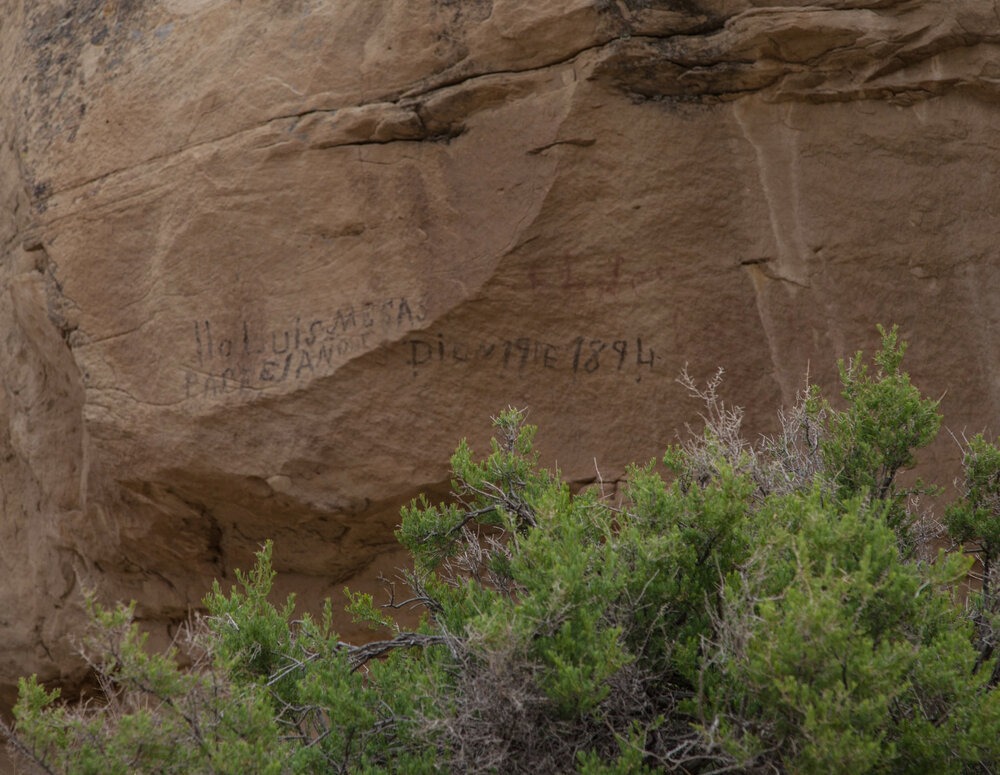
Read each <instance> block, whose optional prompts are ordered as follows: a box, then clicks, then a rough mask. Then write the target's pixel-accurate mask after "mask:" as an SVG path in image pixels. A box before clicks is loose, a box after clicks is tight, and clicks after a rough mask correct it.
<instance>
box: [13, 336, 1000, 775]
mask: <svg viewBox="0 0 1000 775" xmlns="http://www.w3.org/2000/svg"><path fill="white" fill-rule="evenodd" d="M904 347H905V346H904V345H903V344H902V343H899V342H898V338H897V333H896V330H895V329H892V331H889V332H886V331H884V330H883V331H882V349H881V350H880V352H879V353H878V354H877V355H876V356H875V363H876V366H877V370H876V371H875V373H874V374H872V373H871V372H869V371H868V369H867V367H866V366H865V365H864V364H863V361H862V358H861V355H860V354H859V355H858V356H856V357H855V358H854V359H852V360H851V361H850V362H849V364H847V365H846V366H845V365H843V364H842V367H841V379H842V382H843V384H844V392H843V397H844V399H845V401H846V406H845V407H844V408H842V409H838V408H836V407H834V406H833V405H832V404H831V403H830V402H828V401H825V400H824V399H823V398H822V396H821V395H820V394H819V391H818V390H817V389H815V388H809V389H807V390H806V391H805V393H804V394H803V396H802V398H801V400H800V401H799V403H798V404H797V405H796V406H795V407H792V408H790V409H789V410H788V411H787V412H786V413H785V414H783V415H782V430H781V432H780V433H779V434H778V435H776V436H775V437H773V438H769V439H764V440H762V441H761V442H759V443H757V444H751V443H749V442H747V441H746V440H745V439H744V438H743V436H742V433H741V428H740V424H741V419H742V415H741V412H740V411H739V410H738V409H736V408H732V407H728V406H726V405H725V404H724V403H723V402H722V401H721V399H720V398H719V396H718V393H717V391H716V388H717V386H718V379H716V380H713V381H711V382H710V383H709V384H708V386H707V387H706V388H698V387H697V386H696V385H695V384H694V383H693V381H692V380H690V379H689V378H687V377H686V375H685V377H684V378H683V381H684V384H686V385H687V386H688V388H689V389H690V390H691V391H692V392H693V393H694V394H695V395H697V396H698V397H699V398H700V399H701V400H702V401H703V403H704V414H703V418H704V420H705V427H704V429H703V430H701V431H699V432H698V433H696V434H693V435H692V437H691V438H690V439H688V440H687V441H685V442H683V443H682V444H680V445H679V446H676V447H673V448H671V449H670V450H668V452H667V455H666V457H665V460H664V462H665V463H666V465H667V467H668V468H669V469H670V470H671V471H672V476H671V477H670V478H669V479H668V480H665V479H664V478H663V476H661V474H660V473H659V472H658V469H657V467H656V466H655V465H654V464H653V463H649V464H644V465H635V466H632V467H631V468H630V469H629V472H628V481H627V483H626V484H625V486H624V487H623V488H622V490H621V493H620V494H619V495H617V496H616V497H615V498H613V499H612V498H609V497H605V496H604V495H603V494H602V493H601V492H599V491H597V490H594V489H591V490H584V491H583V492H579V493H574V492H572V491H571V490H570V488H569V486H568V485H567V484H566V483H565V482H564V481H563V480H562V478H561V476H560V475H559V473H558V472H557V471H547V470H545V469H543V468H541V467H539V465H538V460H537V456H536V454H535V453H534V451H533V446H532V440H533V436H534V432H535V431H534V428H531V427H530V426H527V425H525V423H524V416H523V414H522V413H520V412H517V411H513V410H507V411H505V412H503V413H501V414H500V415H499V416H498V417H497V418H496V420H495V423H494V424H495V430H496V433H495V437H494V439H493V442H492V446H491V449H490V452H489V454H488V455H486V456H485V457H484V458H482V459H478V458H477V457H476V456H475V455H474V454H473V452H472V450H471V449H470V448H469V447H468V445H467V444H466V443H465V442H463V443H462V444H461V445H460V446H459V448H458V450H457V451H456V453H455V455H454V456H453V458H452V461H451V463H452V471H453V476H454V481H453V491H454V497H453V498H452V499H451V500H450V501H449V502H448V503H442V504H431V503H428V502H427V501H426V500H424V499H420V500H417V501H415V502H414V503H412V504H411V505H410V506H409V507H407V508H406V509H404V510H403V515H402V521H401V524H400V527H399V530H398V532H397V536H398V538H399V540H400V541H401V543H402V544H403V545H404V546H406V547H407V548H408V549H409V550H410V552H411V554H412V556H413V570H412V571H410V572H409V573H408V574H406V576H405V579H404V580H405V582H406V584H407V586H408V588H409V597H408V599H407V600H406V601H399V600H395V599H393V600H390V602H389V604H387V605H386V606H382V607H379V606H376V604H375V601H374V600H373V599H372V598H371V596H367V595H352V596H351V601H352V602H351V605H350V606H349V611H350V613H351V615H352V616H354V617H355V619H357V620H359V621H365V622H369V623H372V624H374V625H378V626H380V627H389V628H390V630H391V637H389V638H386V639H384V640H380V641H376V642H373V643H369V644H364V645H359V646H352V645H349V644H345V643H343V642H341V641H340V640H339V638H338V636H337V634H336V632H335V619H336V617H335V615H334V612H333V611H332V609H331V608H330V606H329V605H328V606H327V608H326V610H325V612H324V615H323V616H322V617H321V618H320V619H319V620H315V619H313V618H311V617H309V616H302V617H299V618H296V617H295V614H294V612H293V611H294V604H293V602H294V601H292V600H291V599H289V600H288V601H287V602H286V603H285V604H284V605H282V606H280V607H275V606H274V605H273V604H272V603H271V602H269V594H270V591H271V583H272V579H273V575H274V573H273V570H272V569H271V562H270V557H271V547H270V545H269V544H268V545H266V546H265V547H264V548H263V550H262V551H261V552H260V554H259V555H258V557H257V563H256V565H255V567H254V568H253V569H252V570H251V571H250V572H249V573H246V574H240V575H239V576H238V581H239V584H238V585H237V587H236V588H235V589H233V590H231V591H230V592H228V593H226V592H224V591H223V590H222V589H221V588H220V587H219V586H218V585H216V586H215V588H214V589H213V591H212V592H211V594H209V596H208V597H207V598H206V601H205V604H206V609H207V615H206V616H204V617H203V618H200V619H198V620H197V621H196V622H195V623H194V624H193V625H192V627H191V629H190V639H189V642H188V644H187V646H186V652H187V658H188V659H189V660H193V665H192V666H191V667H188V668H185V669H181V668H180V667H179V665H178V659H177V655H176V654H175V653H172V652H171V653H168V654H166V655H159V656H156V655H153V656H151V655H148V654H147V652H146V649H145V648H144V642H143V638H142V636H141V635H140V633H139V631H138V629H137V628H136V625H135V624H134V623H133V622H132V610H131V608H128V607H119V608H117V609H115V610H112V611H105V610H103V609H101V608H100V607H97V606H94V609H93V610H94V629H93V636H92V637H91V639H90V640H89V641H88V647H87V654H88V655H89V658H90V660H91V664H92V665H93V667H94V670H95V673H96V675H97V676H98V678H99V679H100V685H101V687H102V694H101V697H100V701H99V702H96V701H95V702H91V703H90V704H88V705H82V706H81V705H75V706H69V705H64V704H60V703H59V702H58V698H57V695H56V693H48V692H47V691H46V690H45V689H44V688H42V687H41V686H39V685H38V684H37V682H36V681H34V680H33V679H32V680H28V681H25V682H24V683H23V684H22V693H21V698H20V701H19V703H18V705H17V708H16V709H15V717H16V727H15V730H14V733H13V734H12V740H13V742H14V745H15V746H16V747H17V749H18V750H19V751H20V752H21V753H22V754H23V755H24V758H25V759H26V760H28V761H32V762H34V763H36V764H37V765H39V766H41V767H43V768H44V769H45V770H46V771H48V772H91V771H93V772H97V771H98V770H100V771H112V772H173V771H176V772H206V773H208V772H275V773H321V772H322V773H325V772H352V773H354V772H372V773H374V772H407V773H409V772H417V773H419V772H442V771H444V772H505V773H506V772H525V773H527V772H531V773H542V772H567V771H572V770H576V771H579V772H582V773H594V774H595V775H596V774H597V773H626V772H629V773H631V772H661V771H669V772H720V771H727V772H761V773H764V772H850V773H865V772H879V773H882V772H899V773H903V772H914V773H917V772H921V773H922V772H986V771H995V770H996V768H997V767H998V766H1000V706H998V703H1000V699H998V697H1000V694H998V693H997V692H996V691H995V688H994V687H995V685H996V680H995V679H994V677H995V676H996V675H997V670H998V668H997V658H996V656H995V655H994V653H993V635H992V633H993V632H994V631H995V630H994V629H992V622H993V621H994V620H993V619H991V618H990V617H991V616H995V614H996V609H995V608H994V607H991V606H992V603H990V602H989V600H992V597H991V595H992V588H991V587H989V586H987V589H986V590H985V592H984V595H983V596H981V599H980V602H979V603H978V604H977V605H978V608H976V607H975V606H974V607H973V609H972V610H971V615H970V612H967V611H966V609H965V608H964V607H963V605H962V604H961V603H960V601H959V600H958V599H957V592H956V590H957V589H958V587H959V584H960V583H961V582H962V580H963V579H964V578H965V575H966V573H967V572H968V569H969V561H968V560H967V559H966V558H964V557H963V555H962V554H961V553H955V554H952V555H947V554H945V553H941V554H940V555H939V556H938V557H937V558H936V559H935V560H934V561H933V562H922V561H918V560H917V559H916V558H915V554H914V553H913V552H912V551H911V549H912V544H913V537H912V532H911V528H912V525H913V523H914V516H913V515H911V514H910V513H909V511H908V508H909V500H908V499H907V497H906V496H907V494H908V492H907V491H905V490H902V489H900V488H898V486H897V484H896V475H897V474H898V473H899V471H901V470H902V469H904V468H907V467H909V466H911V465H912V464H913V460H914V458H913V453H914V451H915V450H916V449H918V448H920V447H922V446H924V445H925V444H927V443H929V441H930V440H931V439H932V438H933V437H934V434H935V433H936V432H937V428H938V425H939V423H940V417H939V416H938V414H937V405H936V403H935V402H933V401H928V400H926V399H924V398H922V397H921V396H920V394H919V392H917V391H916V388H914V387H913V386H912V385H910V383H909V378H908V377H907V375H906V374H905V372H902V371H901V370H900V365H901V359H902V357H903V351H904ZM966 468H967V479H966V487H965V490H966V492H965V494H964V498H963V499H962V500H961V501H960V503H959V504H958V505H956V506H955V507H954V508H953V509H952V510H950V511H949V512H948V519H949V523H950V525H951V526H952V529H953V531H954V533H955V535H956V537H957V538H959V539H960V540H964V541H969V542H974V543H975V542H978V543H975V547H974V548H975V549H977V550H978V551H980V552H981V553H982V556H983V559H984V562H985V563H986V564H987V565H988V566H989V565H990V563H992V562H993V559H994V557H995V556H996V555H995V552H996V551H998V550H1000V543H998V540H997V537H996V535H995V533H996V523H997V522H998V519H997V517H998V512H997V510H996V494H997V481H998V479H997V477H998V471H1000V454H998V453H997V450H996V448H995V447H992V446H990V445H987V444H986V443H985V442H982V441H981V440H980V439H977V440H974V441H973V443H972V444H971V446H970V452H969V454H967V456H966ZM987 598H989V600H987ZM983 601H986V602H983ZM404 604H406V605H420V606H422V607H423V609H424V612H425V615H424V618H423V621H422V623H421V625H420V626H419V627H418V628H416V629H415V630H413V631H406V630H403V629H402V628H400V627H399V626H398V625H396V624H395V622H394V620H393V618H392V616H391V612H392V610H394V608H397V607H399V606H401V605H404Z"/></svg>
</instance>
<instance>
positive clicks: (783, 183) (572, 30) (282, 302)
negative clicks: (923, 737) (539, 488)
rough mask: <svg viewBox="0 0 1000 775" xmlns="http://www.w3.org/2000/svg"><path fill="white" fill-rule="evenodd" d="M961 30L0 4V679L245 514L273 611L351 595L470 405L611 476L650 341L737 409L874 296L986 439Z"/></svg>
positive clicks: (250, 2) (380, 560) (376, 6)
mask: <svg viewBox="0 0 1000 775" xmlns="http://www.w3.org/2000/svg"><path fill="white" fill-rule="evenodd" d="M998 41H1000V21H998V15H997V13H996V10H995V8H994V5H993V4H991V3H986V2H982V0H941V1H940V2H934V1H933V0H924V2H920V3H914V2H904V1H902V0H899V1H898V2H897V1H893V0H881V1H877V0H871V1H869V2H864V1H863V0H857V1H855V2H848V1H847V0H844V1H842V2H836V1H834V0H831V1H829V2H815V3H808V4H807V3H793V2H787V3H783V4H782V3H771V4H769V3H764V2H741V1H738V0H703V1H701V2H697V1H695V0H692V1H690V2H689V1H685V2H666V1H665V0H664V1H660V2H658V1H657V0H644V1H640V0H617V1H616V2H615V1H612V0H561V1H560V2H555V0H540V1H539V2H533V3H524V2H514V1H513V0H492V1H491V0H463V1H462V2H454V1H452V2H445V0H384V1H383V2H372V0H336V2H335V1H334V0H280V1H279V0H267V1H266V2H265V0H245V1H244V2H232V1H231V0H147V1H146V2H135V0H72V2H71V1H70V0H63V1H61V2H60V1H59V0H34V1H33V2H25V1H24V0H0V99H2V104H3V106H4V112H3V114H2V117H0V132H2V136H0V139H2V147H0V203H2V211H0V212H2V215H0V244H2V246H3V252H2V254H0V259H2V261H0V299H2V302H0V335H2V338H0V342H2V347H0V377H2V381H3V390H2V391H0V418H2V420H3V421H2V422H0V496H2V502H0V508H2V513H0V517H2V527H0V558H2V560H0V562H2V566H0V567H2V569H3V572H4V575H5V576H6V578H7V579H8V582H7V584H5V585H4V586H3V587H2V588H0V611H3V614H2V620H0V621H2V624H3V627H4V635H5V637H4V646H3V651H2V654H0V685H4V686H7V687H8V688H9V687H10V685H11V684H12V682H13V681H14V680H15V678H16V677H17V676H18V675H19V674H22V673H25V672H29V671H40V672H41V673H42V674H43V675H44V676H45V677H47V678H54V677H57V676H59V675H60V674H63V675H69V674H71V673H73V671H75V670H76V669H77V668H76V667H75V664H74V663H73V662H72V660H71V659H70V655H71V653H72V645H71V643H70V642H69V640H68V638H67V633H68V632H69V631H70V630H71V629H72V627H73V626H75V623H76V622H78V621H79V599H80V589H81V587H83V586H86V585H92V586H97V587H98V588H99V589H100V591H101V593H102V594H103V595H105V596H107V597H121V598H135V599H137V600H138V601H139V603H140V613H141V615H142V616H143V617H144V618H146V619H147V620H148V621H149V622H151V623H153V624H161V625H165V624H166V623H168V622H171V621H174V620H176V619H177V618H180V617H183V616H184V615H185V614H186V612H187V611H188V609H189V608H190V607H191V606H193V605H197V603H198V601H199V599H200V598H201V596H202V595H203V593H204V592H205V590H206V589H207V587H208V585H209V584H210V582H211V580H212V579H213V578H221V579H229V578H231V577H232V571H233V569H234V567H240V566H245V565H246V564H247V563H248V562H249V558H250V556H251V553H252V551H253V550H254V549H255V548H256V547H257V546H258V545H259V543H260V542H261V541H263V540H264V539H265V538H273V539H274V540H275V542H276V560H277V565H278V569H279V571H280V572H281V574H282V575H281V576H280V578H281V583H282V585H284V588H286V589H293V588H294V589H298V590H299V591H301V592H304V593H305V595H306V598H307V599H308V600H314V599H316V598H318V597H320V596H322V595H326V594H331V593H335V592H336V591H337V590H338V589H339V588H340V587H341V586H342V585H343V583H344V582H345V581H349V580H350V583H351V584H361V585H367V586H374V584H375V582H374V578H375V575H376V572H377V569H379V568H384V569H386V570H387V571H390V572H391V569H392V567H393V566H394V565H395V564H398V563H399V562H401V561H402V558H401V557H400V556H399V554H398V553H395V554H387V553H390V552H393V546H394V542H393V538H392V527H393V525H394V524H395V523H396V522H397V519H398V509H399V506H400V505H401V504H403V503H405V502H407V501H408V500H409V499H410V498H412V497H413V496H414V495H416V494H417V493H419V492H421V491H431V492H433V493H439V494H440V493H444V492H446V491H447V486H448V485H447V479H448V473H447V461H448V457H449V455H450V452H451V451H452V450H453V448H454V446H455V444H456V442H457V440H458V439H459V438H460V437H461V436H462V435H464V434H471V435H472V439H473V441H474V442H475V443H477V444H479V445H480V446H481V445H482V443H483V441H484V439H485V438H486V436H487V430H488V428H487V425H488V420H487V418H488V416H489V415H490V414H491V413H494V412H496V411H497V410H498V409H500V408H502V407H503V406H505V405H507V404H514V405H518V406H528V407H530V418H531V420H532V421H533V422H535V423H536V424H539V425H540V426H541V428H542V430H541V432H540V436H539V441H540V443H541V447H542V452H543V459H544V461H545V462H546V463H549V464H555V463H556V462H557V463H558V465H559V466H560V468H561V469H562V470H563V472H564V473H565V474H566V476H567V477H569V478H570V479H572V480H575V481H586V480H590V479H592V478H594V477H595V476H596V475H597V474H596V470H595V458H596V461H597V466H598V467H599V468H600V472H601V475H602V476H603V477H604V478H605V479H607V480H614V479H616V478H618V477H620V476H621V474H622V470H623V466H624V464H625V463H626V462H627V461H630V460H632V459H648V458H650V457H653V456H655V455H657V454H658V453H659V452H660V451H661V450H662V447H663V446H664V445H665V444H666V443H668V442H669V441H671V440H672V439H673V437H674V435H675V433H676V430H677V429H678V428H680V427H682V426H683V424H684V422H685V421H688V420H691V419H692V415H693V413H694V412H695V411H696V409H697V407H695V406H693V405H692V404H691V403H690V401H688V400H686V398H685V396H684V394H683V391H682V390H681V388H680V387H679V386H678V385H677V384H676V383H675V381H674V380H675V377H676V375H677V373H678V372H679V370H680V369H681V367H682V366H683V365H684V364H685V363H688V364H689V367H690V369H691V371H692V372H693V373H695V374H698V375H708V374H709V373H710V372H711V371H713V370H714V368H715V367H716V366H719V365H722V366H724V367H726V369H727V371H728V374H729V379H728V390H729V393H730V394H731V395H732V396H733V397H734V398H736V399H737V400H738V401H739V402H741V403H744V404H745V405H747V406H748V407H749V408H750V409H751V411H750V414H749V416H748V422H749V423H750V425H751V426H752V427H753V428H756V429H760V430H764V429H767V428H768V427H770V425H771V423H772V414H773V410H774V409H775V408H776V407H777V406H778V405H779V404H780V403H781V402H783V401H784V402H788V401H790V400H792V398H793V397H794V394H795V391H796V389H797V387H799V386H800V385H801V384H802V378H803V374H804V372H805V370H806V368H807V366H808V365H810V364H811V372H812V376H813V378H814V379H818V380H819V381H821V382H823V383H824V384H826V385H828V386H832V384H833V372H834V369H833V361H834V359H835V358H836V357H837V356H843V355H845V354H848V353H849V352H851V351H853V349H854V348H856V347H858V346H867V347H870V346H871V345H872V343H873V339H874V323H875V322H878V321H885V322H892V321H895V322H898V323H900V324H901V326H902V328H903V331H904V334H905V336H906V337H907V338H908V339H910V340H911V341H912V342H913V349H912V350H911V354H910V357H909V368H910V371H911V374H912V375H913V376H914V379H915V381H917V383H918V384H920V385H921V386H922V387H923V388H924V389H925V390H926V391H927V392H930V393H937V394H941V393H945V391H947V394H946V396H945V399H944V402H943V409H944V412H945V415H946V422H947V423H948V424H949V426H950V427H952V428H955V429H957V430H961V429H962V428H963V427H966V426H968V427H969V428H970V429H972V430H978V429H979V428H981V427H983V426H984V425H987V424H991V423H992V430H993V431H994V432H997V431H998V430H1000V428H997V427H996V416H997V410H998V409H1000V338H998V333H1000V260H998V257H997V248H996V245H995V243H996V238H995V234H996V231H997V226H998V220H1000V219H998V209H1000V204H998V200H997V198H996V196H995V187H996V180H997V173H998V166H1000V146H998V143H997V139H996V131H995V128H996V126H997V123H998V120H1000V110H998V104H1000V99H998V98H1000V64H998V62H1000V58H998V53H1000V49H998ZM956 458H957V453H956V451H955V450H954V449H953V448H952V447H951V446H949V443H946V442H942V443H940V444H939V445H938V446H937V447H936V448H934V450H932V451H931V454H930V455H929V456H927V458H926V459H927V460H928V461H929V466H930V467H931V468H932V469H935V470H937V471H938V472H946V473H948V474H949V475H950V472H951V471H952V470H953V468H952V467H953V465H954V462H955V460H956ZM347 634H349V635H350V634H352V632H351V631H350V629H349V628H348V629H347ZM9 697H10V693H9V690H8V691H7V694H5V695H2V696H0V699H2V700H4V701H6V700H9Z"/></svg>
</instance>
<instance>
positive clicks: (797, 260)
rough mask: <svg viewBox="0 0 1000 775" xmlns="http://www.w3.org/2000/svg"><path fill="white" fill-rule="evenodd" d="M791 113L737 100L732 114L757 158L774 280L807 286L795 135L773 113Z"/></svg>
mask: <svg viewBox="0 0 1000 775" xmlns="http://www.w3.org/2000/svg"><path fill="white" fill-rule="evenodd" d="M777 110H781V111H782V112H787V113H788V114H790V113H791V110H792V106H791V105H790V104H789V105H788V106H787V107H784V106H781V107H779V108H774V107H770V106H766V107H765V106H763V105H762V104H761V103H759V102H757V101H753V103H751V100H749V99H746V100H739V101H737V102H736V103H735V104H734V106H733V115H734V116H735V118H736V121H737V123H738V124H739V125H740V129H741V131H742V132H743V136H744V137H745V138H746V140H747V142H748V143H750V145H751V147H752V148H753V150H754V155H755V156H756V158H757V174H758V177H759V179H760V187H761V191H762V193H763V194H764V199H765V201H766V202H767V209H768V214H769V216H770V220H771V231H772V232H773V234H774V242H775V249H776V252H777V255H776V256H775V259H776V260H775V261H772V262H770V268H771V271H772V274H773V275H774V276H775V279H781V280H788V281H789V282H792V283H795V284H796V285H802V286H808V284H809V270H808V267H807V266H806V262H807V260H808V255H809V250H808V248H807V247H806V244H805V240H804V239H803V237H802V224H801V222H800V219H799V182H798V132H797V131H796V130H794V129H792V128H791V127H790V126H788V125H787V124H786V123H785V122H784V121H782V120H781V119H780V117H775V118H777V120H773V119H772V115H773V114H774V113H775V112H776V111H777Z"/></svg>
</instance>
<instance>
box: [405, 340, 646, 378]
mask: <svg viewBox="0 0 1000 775" xmlns="http://www.w3.org/2000/svg"><path fill="white" fill-rule="evenodd" d="M404 345H406V347H407V361H406V362H407V364H408V365H409V366H410V369H411V371H412V373H413V376H414V377H416V376H417V375H418V374H419V373H420V372H421V371H423V370H425V369H427V368H430V367H434V366H446V365H448V366H458V365H469V364H477V363H478V364H482V365H485V364H493V365H494V366H495V367H498V368H501V369H504V370H508V371H519V372H524V371H529V370H533V369H538V370H552V371H563V372H566V373H571V374H574V375H584V376H585V375H589V374H596V373H597V372H599V371H603V372H604V373H608V372H611V373H614V374H628V375H631V376H634V377H635V381H636V382H639V381H640V380H641V379H642V375H643V374H644V373H648V372H650V371H652V369H653V367H654V363H655V362H656V353H655V352H654V351H653V348H651V347H649V345H648V344H646V345H644V344H643V341H642V337H641V336H636V337H632V338H629V339H625V338H621V339H618V338H615V339H610V338H597V337H591V336H578V337H576V338H574V339H572V340H570V341H568V342H562V343H559V342H548V341H543V340H540V339H535V338H533V337H527V336H525V337H516V338H513V339H496V340H482V341H476V342H467V341H463V340H460V339H454V338H448V337H446V336H445V335H444V334H438V335H436V336H421V337H409V338H408V339H406V340H404Z"/></svg>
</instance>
